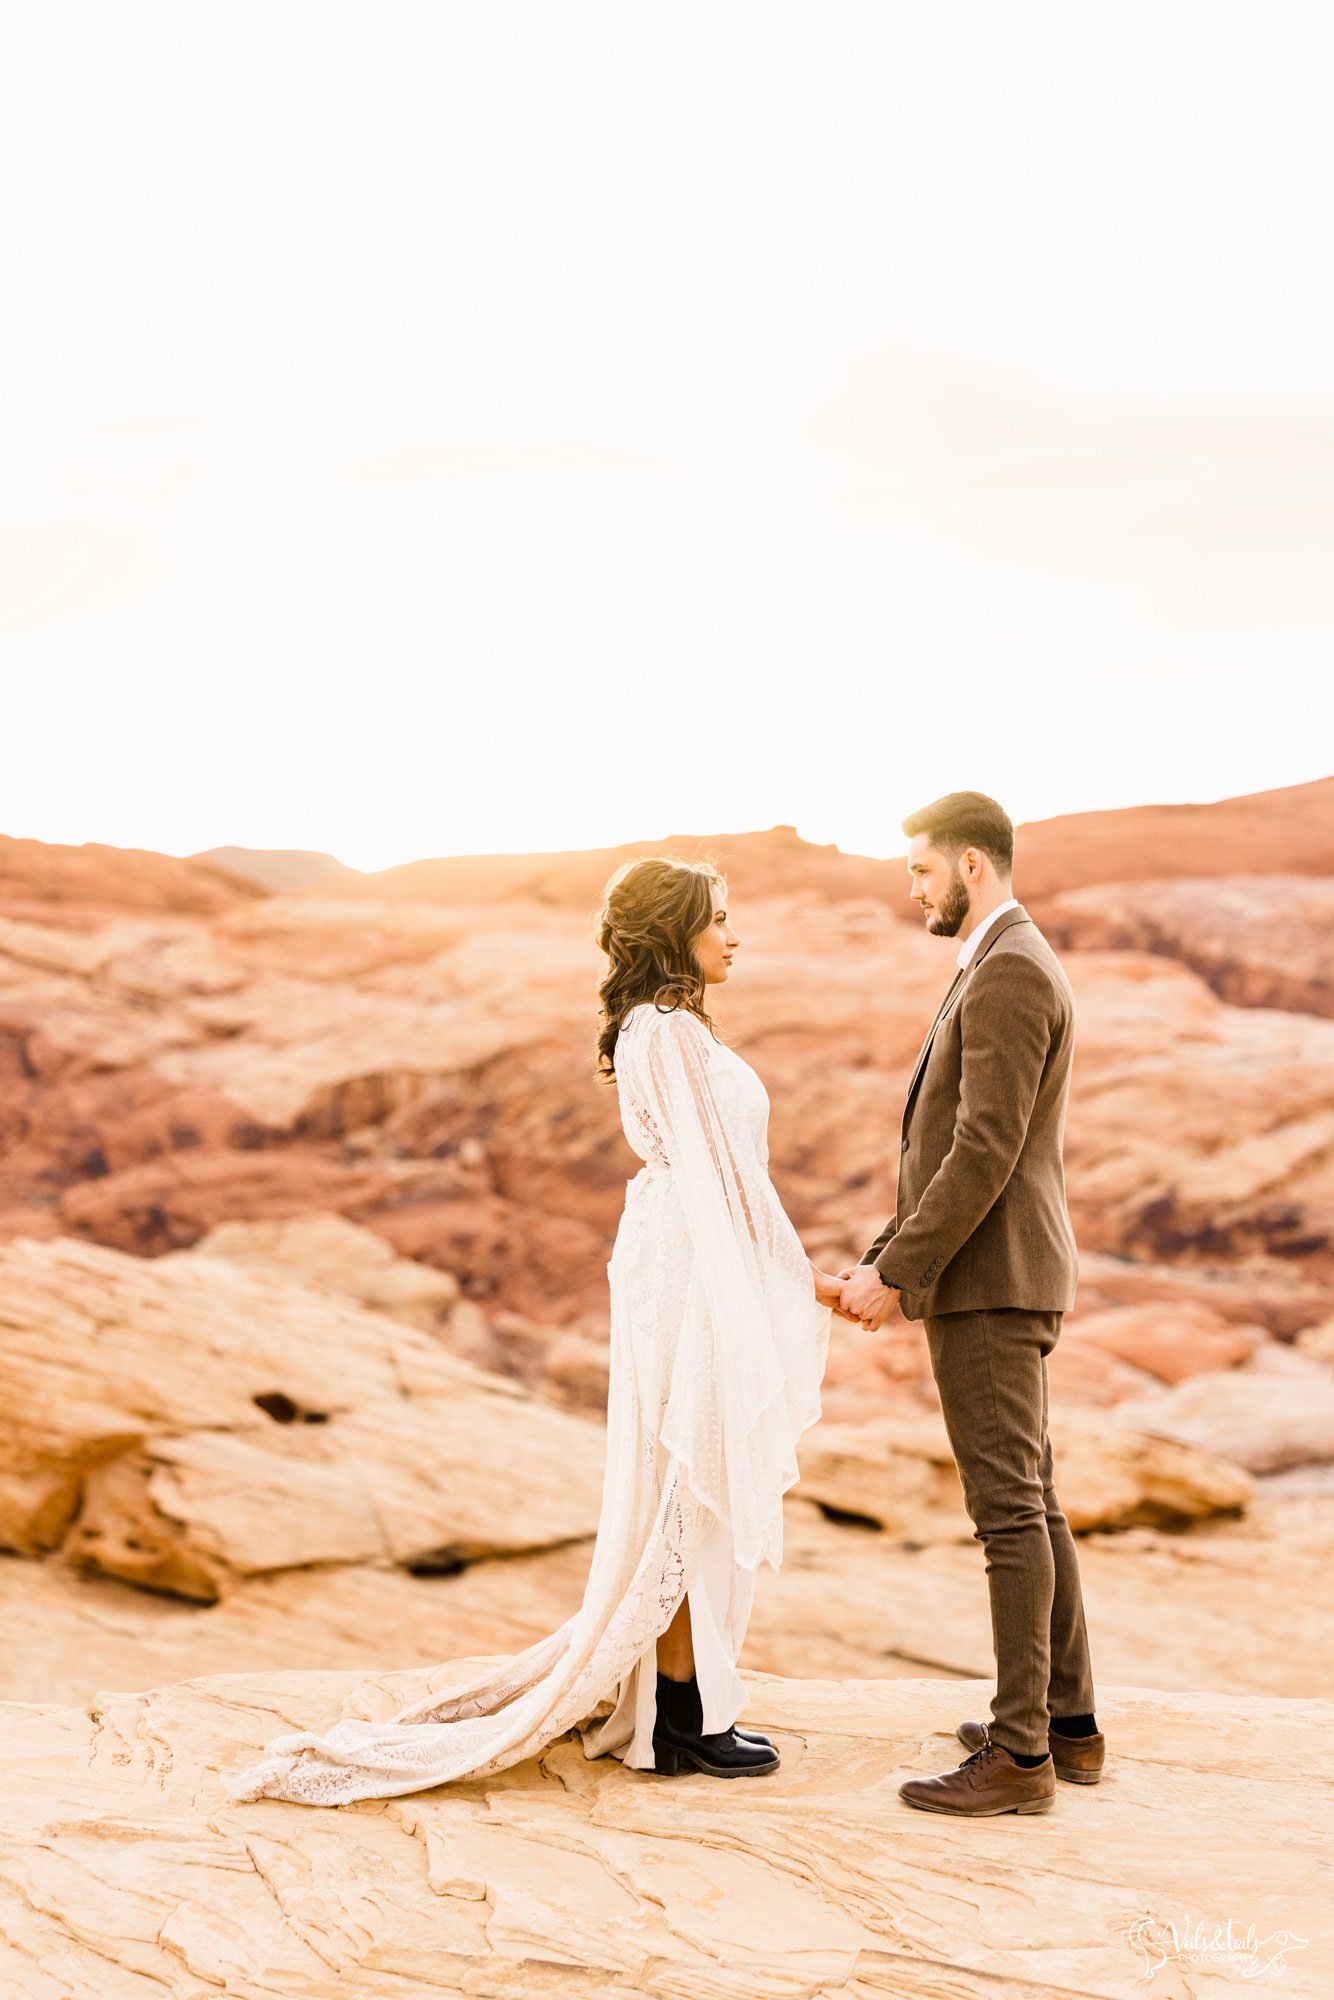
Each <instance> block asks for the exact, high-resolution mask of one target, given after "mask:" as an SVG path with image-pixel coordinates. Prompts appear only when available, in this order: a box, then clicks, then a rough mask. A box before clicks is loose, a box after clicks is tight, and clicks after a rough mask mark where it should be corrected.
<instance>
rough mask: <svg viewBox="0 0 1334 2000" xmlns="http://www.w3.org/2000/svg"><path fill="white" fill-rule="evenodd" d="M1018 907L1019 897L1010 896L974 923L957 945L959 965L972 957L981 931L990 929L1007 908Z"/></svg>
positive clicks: (979, 942) (980, 939)
mask: <svg viewBox="0 0 1334 2000" xmlns="http://www.w3.org/2000/svg"><path fill="white" fill-rule="evenodd" d="M1018 908H1019V898H1018V897H1017V896H1011V897H1010V898H1009V900H1008V901H1007V902H1004V903H997V905H996V907H995V909H994V910H993V911H992V912H991V915H990V916H989V917H983V919H982V921H981V923H980V924H974V926H973V928H972V930H970V931H969V933H968V935H967V937H966V938H965V939H964V941H963V943H962V944H961V945H960V946H959V958H958V963H959V965H960V966H965V965H967V963H968V961H969V959H970V958H971V957H972V955H973V953H974V952H975V951H976V950H977V947H978V946H979V945H980V944H981V942H982V937H983V933H984V932H986V931H987V930H989V929H990V927H991V925H992V924H994V923H995V921H996V919H997V917H1003V916H1004V915H1005V912H1006V911H1007V910H1017V909H1018Z"/></svg>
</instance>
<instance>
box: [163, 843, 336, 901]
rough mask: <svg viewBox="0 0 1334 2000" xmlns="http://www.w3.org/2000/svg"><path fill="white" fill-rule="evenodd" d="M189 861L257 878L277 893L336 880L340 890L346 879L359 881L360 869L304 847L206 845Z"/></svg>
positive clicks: (290, 892) (294, 891) (312, 887)
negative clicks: (209, 864) (202, 862)
mask: <svg viewBox="0 0 1334 2000" xmlns="http://www.w3.org/2000/svg"><path fill="white" fill-rule="evenodd" d="M190 860H191V861H204V862H209V863H211V864H212V866H213V867H215V868H225V869H227V870H228V871H229V873H231V874H233V875H241V876H244V877H245V879H246V880H247V881H249V882H257V883H258V884H259V886H260V888H261V889H269V890H272V891H273V892H274V893H275V894H277V895H292V894H294V893H296V892H298V891H300V890H302V889H314V888H323V887H327V886H329V885H331V884H336V885H338V887H339V890H340V893H341V892H342V884H343V883H344V882H345V881H346V880H347V879H349V878H350V879H351V880H353V881H360V880H361V879H363V878H362V871H361V869H359V868H349V867H348V866H347V865H346V863H345V862H342V861H339V860H338V859H337V858H336V857H335V856H334V855H332V854H321V853H319V852H318V851H317V850H316V849H314V848H304V847H207V848H205V849H204V850H203V852H202V853H200V854H192V855H191V856H190Z"/></svg>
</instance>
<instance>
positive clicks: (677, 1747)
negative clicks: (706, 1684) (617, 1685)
mask: <svg viewBox="0 0 1334 2000" xmlns="http://www.w3.org/2000/svg"><path fill="white" fill-rule="evenodd" d="M703 1719H704V1718H703V1709H702V1705H701V1702H700V1693H699V1682H698V1681H697V1680H696V1678H695V1676H694V1674H692V1675H691V1676H690V1679H689V1680H688V1681H674V1680H669V1679H668V1677H667V1675H666V1674H662V1673H660V1674H659V1675H658V1714H657V1720H656V1722H655V1723H654V1726H653V1756H654V1764H655V1768H656V1769H657V1770H659V1771H661V1772H662V1773H663V1775H664V1776H666V1777H673V1776H674V1775H675V1774H676V1772H678V1771H679V1770H681V1769H683V1768H685V1769H687V1770H689V1769H693V1770H696V1771H705V1772H707V1773H708V1775H709V1776H710V1777H711V1778H751V1777H759V1776H760V1775H761V1774H762V1773H763V1772H765V1771H776V1770H777V1769H778V1762H779V1758H778V1752H777V1751H776V1750H775V1749H774V1747H773V1744H772V1743H770V1742H769V1741H768V1739H767V1738H766V1739H764V1740H763V1741H759V1742H757V1741H755V1740H754V1739H753V1738H751V1737H741V1736H738V1734H737V1732H736V1730H735V1729H722V1730H718V1731H717V1732H715V1733H713V1734H711V1735H708V1736H705V1735H704V1734H703V1732H702V1730H701V1727H700V1725H701V1723H702V1721H703Z"/></svg>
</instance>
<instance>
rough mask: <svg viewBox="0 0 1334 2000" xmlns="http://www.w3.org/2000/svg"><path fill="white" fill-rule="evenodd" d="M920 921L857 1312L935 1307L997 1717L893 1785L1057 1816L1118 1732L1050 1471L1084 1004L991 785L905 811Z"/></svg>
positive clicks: (930, 1333) (847, 1306)
mask: <svg viewBox="0 0 1334 2000" xmlns="http://www.w3.org/2000/svg"><path fill="white" fill-rule="evenodd" d="M903 830H904V832H905V833H907V834H909V835H910V836H911V844H910V846H909V850H908V869H909V874H910V875H911V878H912V890H911V894H912V898H913V900H914V901H915V902H917V903H920V904H921V906H922V911H923V914H924V916H925V917H926V925H927V929H928V930H929V931H931V932H933V933H934V934H935V935H936V936H938V937H958V938H960V939H961V940H962V942H961V945H960V949H959V955H958V970H957V972H956V973H955V976H954V980H953V982H952V984H951V986H950V988H949V990H948V992H947V993H946V995H945V997H944V999H943V1000H942V1001H941V1003H940V1007H939V1009H938V1010H937V1013H936V1018H935V1020H934V1021H933V1023H932V1025H931V1028H930V1031H929V1033H928V1034H927V1037H926V1041H925V1042H924V1043H923V1045H922V1050H921V1054H920V1055H919V1056H918V1058H917V1062H916V1065H915V1067H914V1069H913V1073H912V1077H911V1079H910V1081H909V1084H908V1097H907V1103H906V1105H905V1107H904V1112H903V1126H902V1131H901V1134H900V1156H899V1158H900V1164H899V1187H898V1200H897V1204H896V1207H895V1214H894V1219H893V1220H892V1221H891V1222H888V1223H886V1225H885V1227H884V1229H883V1230H881V1232H880V1234H879V1236H877V1237H876V1239H875V1242H874V1243H873V1244H872V1245H871V1247H870V1249H869V1250H867V1252H866V1253H865V1255H864V1256H863V1258H862V1260H861V1263H860V1264H858V1265H857V1266H856V1267H855V1269H854V1270H852V1271H848V1272H845V1273H844V1274H843V1276H844V1287H843V1297H842V1310H843V1311H845V1312H847V1313H850V1314H852V1315H853V1316H854V1317H856V1318H857V1319H859V1320H861V1322H862V1324H863V1325H865V1326H867V1327H871V1328H875V1327H878V1326H880V1325H881V1324H882V1322H883V1320H884V1319H885V1317H886V1315H887V1314H888V1312H889V1309H890V1306H891V1305H892V1304H893V1301H894V1299H895V1297H897V1298H898V1300H899V1304H900V1307H901V1309H902V1311H903V1314H904V1317H905V1318H907V1319H920V1320H922V1321H923V1322H924V1325H925V1331H926V1337H927V1344H928V1347H929V1349H930V1354H931V1367H932V1372H933V1373H934V1375H935V1378H936V1386H937V1388H938V1389H939V1391H940V1403H941V1409H942V1411H943V1413H944V1418H945V1428H946V1430H947V1432H948V1434H949V1440H950V1445H951V1448H952V1450H953V1452H954V1456H955V1459H956V1460H957V1462H958V1467H959V1477H960V1481H961V1483H962V1486H963V1492H964V1500H965V1503H966V1505H967V1508H968V1512H969V1515H970V1517H971V1519H972V1522H973V1530H974V1535H975V1537H976V1539H977V1540H978V1541H980V1542H981V1544H982V1546H983V1549H984V1551H985V1555H986V1567H987V1583H988V1588H989V1591H990V1596H991V1625H992V1639H993V1643H994V1646H995V1653H996V1696H995V1700H994V1701H993V1703H992V1717H991V1722H990V1725H988V1724H985V1723H981V1722H965V1723H962V1724H961V1725H960V1727H959V1729H958V1731H957V1734H958V1735H959V1737H960V1739H961V1740H962V1741H963V1742H964V1743H965V1744H966V1745H968V1747H969V1748H970V1750H971V1751H972V1755H971V1756H969V1757H968V1758H966V1759H965V1760H964V1762H963V1763H962V1764H961V1765H959V1767H958V1768H957V1769H956V1770H954V1771H949V1772H946V1773H945V1774H944V1775H943V1776H942V1777H938V1778H912V1779H909V1780H908V1781H907V1783H905V1784H903V1785H901V1786H900V1788H899V1794H900V1797H901V1798H903V1799H905V1800H906V1801H907V1802H908V1804H910V1805H914V1806H922V1807H925V1808H926V1809H927V1810H930V1811H935V1812H948V1813H956V1814H961V1815H965V1816H969V1817H972V1816H974V1815H976V1814H980V1813H997V1812H1045V1811H1046V1810H1047V1809H1048V1808H1049V1807H1050V1806H1051V1805H1052V1803H1053V1801H1054V1799H1055V1795H1056V1778H1057V1777H1058V1776H1060V1777H1063V1778H1069V1779H1072V1780H1073V1781H1075V1782H1077V1783H1083V1784H1092V1783H1096V1781H1097V1779H1098V1777H1099V1775H1100V1773H1101V1769H1102V1763H1103V1751H1104V1743H1103V1738H1102V1736H1101V1735H1100V1734H1099V1732H1098V1728H1097V1723H1096V1720H1095V1717H1094V1714H1093V1678H1092V1672H1091V1668H1090V1664H1089V1652H1088V1638H1087V1635H1086V1632H1085V1628H1084V1605H1083V1598H1082V1595H1081V1591H1080V1584H1079V1565H1078V1561H1077V1558H1076V1555H1075V1544H1074V1538H1073V1536H1072V1535H1071V1533H1070V1527H1069V1524H1068V1522H1067V1521H1066V1518H1065V1515H1064V1513H1063V1512H1062V1511H1061V1505H1060V1502H1059V1501H1058V1499H1057V1497H1056V1493H1055V1490H1054V1488H1053V1485H1052V1450H1051V1440H1050V1438H1049V1437H1048V1434H1047V1356H1048V1355H1049V1354H1050V1353H1051V1351H1052V1349H1053V1347H1055V1345H1056V1342H1057V1339H1058V1338H1059V1335H1060V1330H1061V1319H1062V1315H1063V1314H1064V1313H1066V1312H1067V1311H1068V1310H1069V1308H1070V1307H1071V1305H1072V1304H1073V1303H1074V1296H1075V1285H1076V1281H1077V1278H1078V1268H1079V1267H1078V1260H1077V1255H1076V1251H1075V1240H1074V1235H1073V1233H1072V1231H1071V1228H1070V1218H1069V1216H1068V1214H1067V1213H1066V1206H1065V1176H1064V1169H1063V1164H1062V1157H1061V1146H1062V1139H1063V1135H1064V1130H1065V1110H1066V1100H1067V1097H1068V1095H1069V1089H1070V1060H1071V1055H1072V1052H1073V1048H1074V1000H1073V996H1072V994H1071V991H1070V986H1069V982H1068V981H1067V979H1066V976H1065V973H1064V972H1063V971H1062V969H1061V965H1060V962H1059V960H1058V959H1057V957H1056V955H1055V953H1054V952H1053V951H1052V949H1051V947H1050V945H1049V944H1048V943H1047V941H1046V939H1045V938H1044V937H1043V935H1042V933H1041V932H1040V931H1039V930H1038V928H1037V926H1036V924H1034V922H1033V920H1032V919H1031V917H1030V916H1029V915H1028V913H1027V911H1026V910H1025V909H1024V907H1023V905H1022V904H1021V903H1018V902H1016V900H1015V898H1014V896H1013V895H1012V894H1011V889H1010V875H1011V868H1012V865H1013V858H1014V828H1013V826H1012V825H1011V823H1010V820H1009V818H1008V817H1007V815H1006V814H1005V813H1004V812H1003V811H1002V809H1001V808H1000V806H998V805H997V803H996V801H995V800H994V799H989V798H987V797H986V796H985V794H983V793H981V792H952V793H950V794H949V796H948V797H946V798H943V799H938V800H937V801H936V802H935V804H934V805H930V806H926V807H924V808H923V810H922V811H921V812H917V813H913V814H912V815H911V816H910V817H909V818H908V819H906V820H905V821H904V822H903Z"/></svg>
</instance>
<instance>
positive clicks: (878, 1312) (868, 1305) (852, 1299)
mask: <svg viewBox="0 0 1334 2000" xmlns="http://www.w3.org/2000/svg"><path fill="white" fill-rule="evenodd" d="M839 1276H840V1277H841V1278H842V1280H843V1291H842V1294H841V1297H840V1300H839V1304H840V1307H841V1309H842V1311H843V1312H845V1313H846V1314H847V1315H848V1317H849V1319H856V1320H860V1321H861V1323H862V1325H863V1326H864V1327H865V1328H866V1330H867V1332H868V1333H877V1332H879V1330H880V1328H881V1327H882V1326H883V1325H884V1323H885V1321H886V1320H887V1319H888V1317H889V1309H890V1307H891V1306H892V1305H893V1303H894V1301H895V1299H896V1298H897V1297H898V1291H897V1289H896V1288H895V1287H894V1286H893V1285H887V1284H886V1283H885V1281H884V1279H883V1278H882V1277H881V1276H880V1273H879V1272H878V1271H877V1270H876V1268H875V1265H874V1264H855V1265H853V1266H852V1268H851V1269H850V1270H847V1271H841V1272H840V1273H839Z"/></svg>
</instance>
